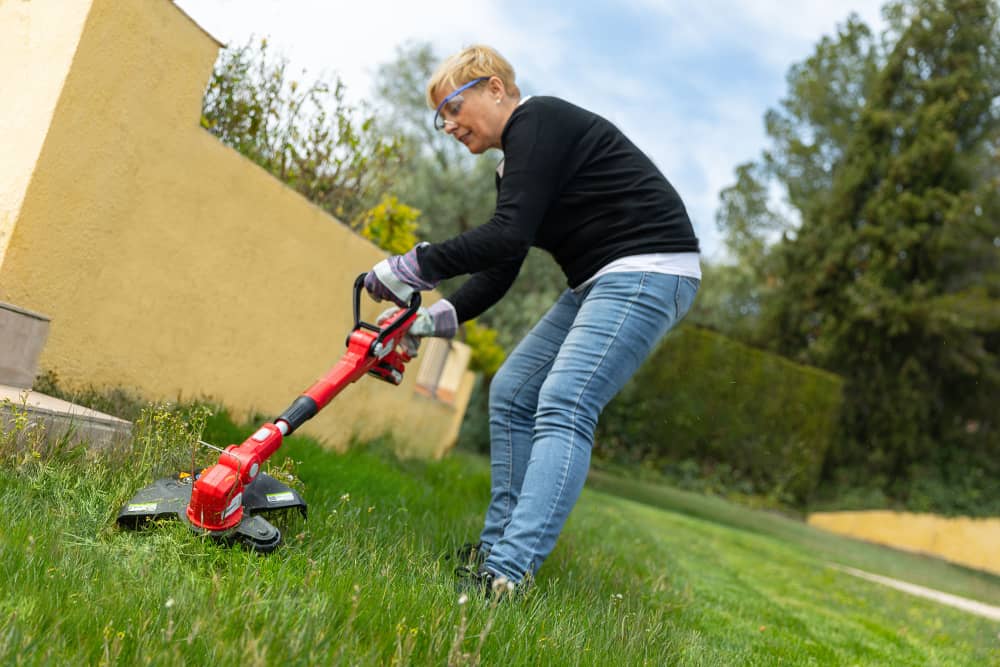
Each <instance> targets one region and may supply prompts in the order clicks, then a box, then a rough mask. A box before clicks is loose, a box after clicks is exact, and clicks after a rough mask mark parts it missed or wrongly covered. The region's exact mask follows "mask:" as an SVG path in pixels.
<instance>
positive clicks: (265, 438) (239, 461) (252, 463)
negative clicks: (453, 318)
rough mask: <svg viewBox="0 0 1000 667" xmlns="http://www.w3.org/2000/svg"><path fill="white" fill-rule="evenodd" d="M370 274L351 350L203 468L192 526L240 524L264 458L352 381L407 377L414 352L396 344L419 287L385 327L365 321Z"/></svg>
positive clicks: (361, 279) (359, 284)
mask: <svg viewBox="0 0 1000 667" xmlns="http://www.w3.org/2000/svg"><path fill="white" fill-rule="evenodd" d="M365 275H366V274H364V273H362V274H361V275H360V276H358V278H357V280H355V281H354V329H353V330H352V331H351V334H350V335H349V336H348V337H347V352H345V353H344V356H343V357H341V358H340V361H338V362H337V363H336V364H335V365H334V366H333V368H331V369H330V370H329V371H328V372H327V373H326V375H324V376H323V377H321V378H320V379H319V380H317V381H316V382H315V384H313V385H312V386H311V387H309V388H308V389H306V390H305V391H304V392H303V393H302V395H301V396H299V397H298V398H296V399H295V401H294V402H293V403H292V404H291V405H290V406H289V407H288V408H287V409H286V410H285V411H284V412H282V413H281V415H280V416H279V417H278V418H277V419H275V420H274V421H273V422H268V423H266V424H264V425H263V426H261V427H260V428H259V429H257V431H256V432H255V433H254V434H253V435H251V436H250V437H249V438H247V439H246V440H245V441H244V442H243V444H241V445H239V446H237V445H230V446H229V447H226V449H225V450H224V451H223V452H222V454H221V455H220V456H219V462H218V463H216V464H215V465H213V466H212V467H211V468H208V469H206V470H205V471H204V472H203V473H202V474H201V476H200V477H199V478H198V480H197V481H196V482H195V483H194V488H193V489H192V491H191V502H190V503H189V504H188V507H187V518H188V520H190V522H191V524H192V525H193V526H195V527H197V528H200V529H203V530H206V531H209V532H220V531H227V530H230V529H232V528H234V527H236V526H237V525H239V523H240V521H241V520H242V519H243V490H244V487H246V485H247V484H249V483H250V482H252V481H253V480H254V479H255V478H256V477H257V474H258V473H259V472H260V467H261V464H263V463H264V461H266V460H267V459H268V458H269V457H270V456H271V455H272V454H274V452H276V451H277V450H278V448H279V447H281V443H282V440H283V438H284V437H285V436H287V435H290V434H291V433H292V432H294V431H295V429H297V428H298V427H299V426H301V425H302V424H304V423H305V422H306V421H308V420H309V419H311V418H312V417H313V416H315V415H316V413H318V412H319V411H320V410H322V409H323V408H324V407H326V405H327V404H328V403H329V402H330V401H331V400H333V398H334V397H335V396H336V395H337V394H339V393H340V392H341V391H342V390H343V389H344V388H345V387H346V386H347V385H349V384H351V383H352V382H354V381H355V380H357V379H358V378H360V377H361V376H362V375H364V374H365V373H370V374H372V375H374V376H375V377H377V378H379V379H381V380H385V381H387V382H391V383H392V384H399V383H400V382H402V380H403V367H404V365H405V364H406V362H408V361H410V359H411V358H412V357H411V355H410V353H409V352H408V351H407V349H406V348H405V346H398V347H397V344H398V343H399V342H400V339H401V338H402V337H403V335H404V334H405V333H406V332H407V330H409V328H410V326H411V325H412V324H413V321H414V320H415V319H416V316H417V309H418V308H419V307H420V293H419V292H414V293H413V298H412V299H410V305H409V307H408V308H407V309H406V310H401V311H400V312H398V313H396V314H395V315H393V316H392V317H391V318H390V319H389V320H388V321H387V322H386V326H385V328H379V327H377V326H375V325H373V324H368V323H367V322H362V321H361V316H360V312H361V303H360V302H361V292H362V291H364V283H365Z"/></svg>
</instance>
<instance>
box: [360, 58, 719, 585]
mask: <svg viewBox="0 0 1000 667" xmlns="http://www.w3.org/2000/svg"><path fill="white" fill-rule="evenodd" d="M427 100H428V104H429V106H430V108H432V109H434V110H435V116H434V125H435V127H437V128H438V129H440V130H442V131H444V132H446V133H447V134H449V135H451V136H452V137H454V138H455V139H456V140H457V141H460V142H462V143H463V144H464V145H465V146H466V147H467V148H468V149H469V151H470V152H471V153H476V154H478V153H482V152H484V151H486V150H488V149H490V148H497V149H500V150H502V151H503V154H504V158H503V160H502V161H501V162H500V164H499V166H498V167H497V203H496V209H495V211H494V213H493V217H492V218H491V219H490V220H489V221H488V222H486V223H485V224H483V225H481V226H479V227H477V228H475V229H471V230H469V231H467V232H465V233H463V234H460V235H459V236H456V237H454V238H452V239H450V240H448V241H444V242H443V243H435V244H427V243H423V244H420V245H419V246H417V247H416V248H414V249H412V250H411V251H409V252H408V253H406V254H405V255H398V256H393V257H390V258H389V259H387V260H385V261H382V262H380V263H379V264H378V265H376V266H375V267H374V269H373V270H372V271H371V272H370V273H369V274H368V276H367V279H366V282H365V284H366V287H367V288H368V290H369V292H370V293H371V294H372V296H373V297H375V298H376V299H383V298H387V299H391V300H393V301H395V302H396V303H397V304H404V303H406V302H407V301H408V299H409V298H410V296H411V295H412V294H413V290H428V289H431V288H433V287H434V286H435V285H436V284H437V283H438V281H440V280H443V279H445V278H451V277H453V276H459V275H464V274H470V275H471V278H469V279H468V281H467V282H465V283H464V284H463V285H462V286H461V287H460V288H459V289H458V291H456V292H455V293H454V294H453V295H452V296H451V297H450V298H449V299H448V300H443V301H438V302H437V303H435V304H434V305H432V306H431V307H430V308H427V309H426V310H423V309H422V311H421V313H420V316H419V318H418V321H417V323H416V324H415V325H414V327H413V328H412V329H411V333H413V334H415V335H417V336H443V337H452V336H454V335H455V332H456V330H457V328H458V324H459V323H460V322H464V321H466V320H469V319H472V318H474V317H476V316H478V315H479V314H480V313H482V312H483V311H485V310H486V309H488V308H489V307H490V306H492V305H493V304H494V303H496V302H497V301H498V300H499V299H500V298H501V297H502V296H503V295H504V293H505V292H506V291H507V290H508V288H509V287H510V286H511V284H512V283H513V281H514V278H515V277H516V276H517V273H518V270H519V268H520V266H521V263H522V262H523V261H524V258H525V256H526V254H527V252H528V249H529V248H531V247H532V246H534V247H539V248H542V249H544V250H546V251H548V252H549V253H551V254H552V256H553V257H554V258H555V260H556V262H558V263H559V266H560V267H561V268H562V270H563V272H564V273H565V275H566V279H567V281H568V284H569V289H567V290H566V291H565V292H563V294H562V295H561V296H560V297H559V299H558V300H557V301H556V303H555V304H554V305H553V306H552V308H551V309H550V310H549V311H548V313H547V314H546V315H545V316H544V317H543V318H542V320H541V321H540V322H538V324H537V325H536V326H535V327H534V328H533V329H532V331H531V332H530V333H529V334H528V335H527V336H526V337H525V338H524V340H523V341H521V343H520V344H519V345H518V346H517V348H516V349H515V350H514V352H513V353H511V355H510V356H509V357H508V358H507V360H506V362H505V363H504V364H503V366H502V367H501V369H500V371H499V372H498V373H497V375H496V377H495V378H494V379H493V382H492V386H491V389H490V401H489V402H490V458H491V499H490V504H489V507H488V508H487V510H486V520H485V525H484V527H483V531H482V534H481V535H480V542H479V544H477V545H476V548H475V549H474V550H473V556H474V562H473V565H472V566H471V567H470V568H466V569H463V568H460V570H459V572H457V573H458V574H460V575H462V574H464V575H466V576H468V577H469V578H470V580H471V581H472V582H473V583H474V584H476V585H478V586H482V588H483V589H484V590H486V591H487V594H489V591H491V590H492V586H493V584H494V583H495V582H497V581H499V580H500V579H501V577H503V578H506V579H507V580H508V582H510V583H513V584H515V585H517V584H521V583H522V582H524V581H525V580H526V578H530V577H532V576H534V574H535V573H536V572H537V570H538V568H539V566H541V564H542V563H543V562H544V560H545V558H546V557H547V556H548V555H549V553H551V551H552V549H553V548H554V547H555V544H556V539H557V537H558V536H559V533H560V531H561V530H562V528H563V525H564V524H565V522H566V519H567V517H568V516H569V513H570V510H571V509H572V508H573V505H574V504H575V503H576V501H577V498H578V497H579V495H580V492H581V490H582V489H583V485H584V481H585V480H586V477H587V471H588V468H589V466H590V452H591V448H592V445H593V437H594V429H595V426H596V424H597V418H598V415H599V414H600V412H601V410H602V409H603V408H604V406H605V405H606V404H607V403H608V401H610V400H611V399H612V398H613V397H614V396H615V394H617V393H618V391H619V390H620V389H621V388H622V386H623V385H624V384H625V382H626V381H627V380H628V379H629V378H630V377H631V376H632V374H633V373H634V372H635V371H636V370H637V369H638V368H639V365H640V364H641V363H642V362H643V360H644V359H645V358H646V357H647V356H648V354H649V353H650V351H651V350H652V349H653V348H654V346H655V345H656V343H657V341H659V340H660V338H661V337H662V336H663V335H664V334H665V333H666V332H667V331H668V330H669V329H670V328H671V327H673V326H674V325H675V324H676V323H677V322H678V321H679V320H680V319H681V318H682V317H683V316H684V314H685V313H686V312H687V311H688V309H689V308H690V306H691V303H692V302H693V301H694V297H695V293H696V292H697V290H698V285H699V281H700V278H701V271H700V267H699V262H698V252H699V250H698V239H697V238H696V237H695V234H694V230H693V229H692V226H691V221H690V220H689V218H688V215H687V212H686V211H685V208H684V204H683V203H682V202H681V199H680V197H679V196H678V195H677V193H676V191H675V190H674V189H673V187H672V186H671V185H670V183H669V182H667V179H666V178H664V176H663V175H662V174H661V173H660V171H659V170H658V169H657V168H656V166H654V165H653V163H652V162H651V161H650V160H649V158H647V157H646V155H644V154H643V153H642V152H641V151H640V150H639V149H638V148H636V147H635V146H634V145H633V144H632V143H631V142H630V141H629V140H628V139H627V138H626V137H625V136H624V135H623V134H622V133H621V132H620V131H619V130H618V129H617V128H616V127H614V126H613V125H612V124H611V123H609V122H608V121H607V120H605V119H603V118H601V117H600V116H597V115H595V114H593V113H591V112H589V111H586V110H584V109H581V108H579V107H576V106H574V105H572V104H570V103H568V102H565V101H563V100H561V99H558V98H555V97H540V96H535V97H526V98H523V99H522V98H521V94H520V91H519V89H518V87H517V84H516V83H515V78H514V70H513V68H512V67H511V65H510V63H508V62H507V61H506V60H505V59H504V58H503V57H502V56H501V55H500V54H499V53H497V52H496V51H495V50H493V49H492V48H489V47H486V46H472V47H469V48H467V49H464V50H463V51H461V52H459V53H457V54H455V55H453V56H451V57H450V58H448V59H447V60H445V61H444V63H443V64H442V65H441V66H440V68H439V69H438V71H437V72H436V73H435V74H434V76H433V77H432V78H431V80H430V82H429V83H428V85H427Z"/></svg>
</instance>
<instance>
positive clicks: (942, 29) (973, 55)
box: [763, 0, 1000, 497]
mask: <svg viewBox="0 0 1000 667" xmlns="http://www.w3.org/2000/svg"><path fill="white" fill-rule="evenodd" d="M886 16H887V18H888V19H889V22H890V29H889V31H888V32H887V34H886V35H885V41H884V44H883V49H884V51H883V53H882V55H881V57H878V58H875V57H873V56H866V57H865V58H864V60H863V63H862V64H861V66H859V67H855V68H854V76H855V80H854V81H853V83H845V85H844V86H843V90H844V91H846V92H845V96H844V98H843V99H845V100H846V102H845V104H843V105H842V106H841V108H840V109H836V108H834V107H832V106H831V107H829V108H830V109H831V114H833V115H831V116H829V121H828V120H826V119H824V117H823V116H818V117H813V116H810V115H809V114H804V115H805V116H806V117H809V118H810V121H811V122H810V126H809V127H810V128H811V129H813V135H812V136H813V141H811V142H803V143H802V144H801V145H798V144H796V143H795V142H793V141H786V142H784V143H783V144H782V143H781V141H780V138H781V137H782V136H783V135H782V134H781V132H778V133H777V134H778V137H779V145H782V146H784V147H791V148H792V149H793V150H787V151H785V152H781V151H778V152H776V153H775V154H774V155H773V156H771V161H772V162H771V168H772V169H773V171H774V173H775V174H777V175H778V177H779V178H781V179H782V180H783V181H784V182H785V184H786V185H787V186H788V188H789V198H790V201H791V202H792V203H793V204H794V205H795V207H796V208H797V209H798V211H799V212H800V213H801V216H802V219H801V225H800V227H799V229H798V230H797V231H796V233H795V235H794V237H792V238H786V239H785V240H784V241H783V242H781V243H779V244H778V245H777V246H776V247H775V248H774V250H773V257H772V261H775V262H776V264H775V266H776V269H777V272H778V275H780V277H781V285H780V289H779V290H776V291H775V298H774V299H771V300H770V301H769V302H768V303H766V304H765V306H764V312H763V320H764V321H765V323H766V325H765V326H766V327H767V333H768V338H769V339H770V340H772V341H773V344H774V346H775V347H776V348H777V349H778V350H779V351H781V352H783V353H786V354H788V355H791V356H795V357H798V358H800V359H804V360H806V361H809V362H812V363H817V364H819V365H822V366H824V367H827V368H830V369H832V370H834V371H836V372H838V373H841V374H842V375H843V376H845V378H846V380H847V390H846V400H845V414H844V426H845V433H846V435H847V446H845V447H843V448H841V449H840V450H839V452H838V453H836V454H835V455H834V456H833V457H832V458H831V459H830V460H829V462H828V463H829V466H830V467H831V468H833V467H837V466H848V467H851V468H852V469H854V471H855V474H856V472H857V471H858V470H859V469H864V470H866V471H867V472H869V473H870V474H871V475H872V476H873V478H874V479H875V480H877V481H879V482H880V483H883V484H885V485H886V486H887V487H888V489H889V491H890V492H891V493H893V495H896V496H898V497H905V496H906V494H907V493H908V490H909V488H910V481H911V479H912V478H913V477H914V475H915V473H916V472H918V471H919V469H920V466H926V465H927V464H933V465H934V466H936V467H937V468H938V469H939V470H940V469H942V468H946V467H947V466H949V465H951V464H953V463H954V462H955V461H957V460H959V459H961V460H962V461H965V463H966V464H971V463H972V462H974V461H979V462H983V461H987V459H988V458H989V455H990V453H991V452H992V456H993V457H994V459H993V460H994V461H995V456H996V454H997V453H998V452H997V449H996V448H997V446H998V444H1000V441H998V435H997V432H996V429H997V426H998V424H997V417H996V406H995V400H996V396H998V395H1000V391H998V390H1000V365H998V357H997V354H998V352H1000V350H998V345H997V344H998V332H1000V262H998V254H1000V252H998V248H997V246H998V244H1000V208H998V206H997V186H998V180H997V146H998V143H997V141H998V138H1000V132H998V129H1000V107H998V104H997V102H996V100H997V97H998V94H1000V85H998V84H1000V68H998V63H1000V59H998V44H1000V40H998V32H997V7H996V5H995V3H994V2H990V1H989V0H913V1H912V2H899V3H894V4H892V5H890V6H888V7H887V8H886ZM862 33H863V31H861V32H859V33H858V34H862ZM842 42H843V40H842ZM829 45H830V44H829V43H824V44H821V45H820V49H819V51H822V50H823V49H824V48H825V47H826V46H829ZM818 64H819V62H818V61H817V60H816V59H814V60H813V61H812V62H810V63H808V64H807V66H806V67H805V68H802V69H800V70H799V71H798V72H797V75H798V78H797V80H798V81H800V82H801V81H802V80H803V79H802V77H803V75H804V73H805V72H807V71H808V72H810V76H811V77H816V78H817V79H818V78H819V76H820V75H821V74H822V68H821V67H818V66H817V65H818ZM873 66H874V67H875V68H874V69H873ZM819 88H820V90H821V91H822V92H824V93H827V94H829V93H831V92H832V91H833V90H834V89H835V87H834V86H831V85H820V87H819ZM793 90H795V89H794V88H793ZM851 91H853V92H854V94H853V95H852V94H851ZM795 92H798V93H802V94H803V95H804V94H805V93H806V92H807V91H806V90H804V89H799V90H796V91H795ZM797 102H801V103H803V104H805V105H806V106H807V107H809V108H811V109H812V110H813V112H815V111H816V110H819V109H820V108H821V107H822V106H824V105H833V104H834V103H835V102H836V98H834V97H829V95H813V96H811V97H810V98H809V99H808V100H807V99H804V97H800V98H798V99H797ZM834 115H835V116H836V119H834ZM775 127H777V128H781V130H785V129H787V128H788V125H782V124H776V125H775ZM829 130H836V131H837V132H838V133H839V134H837V135H836V136H835V135H834V134H833V133H832V132H828V131H829ZM772 135H774V133H772ZM785 136H787V135H785ZM802 177H806V178H805V179H804V180H803V179H802ZM990 397H992V399H991V398H990ZM966 467H967V466H966ZM925 472H926V471H925Z"/></svg>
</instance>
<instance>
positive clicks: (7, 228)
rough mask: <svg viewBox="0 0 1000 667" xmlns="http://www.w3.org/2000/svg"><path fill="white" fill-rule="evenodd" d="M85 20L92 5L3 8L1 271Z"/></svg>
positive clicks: (0, 16) (6, 5)
mask: <svg viewBox="0 0 1000 667" xmlns="http://www.w3.org/2000/svg"><path fill="white" fill-rule="evenodd" d="M86 18H87V3H60V2H42V3H38V2H35V3H27V2H0V99H2V100H3V101H2V103H0V137H2V138H3V143H2V146H3V158H2V159H0V265H2V264H3V259H4V255H5V253H6V251H7V245H8V243H9V242H10V238H11V233H12V232H13V230H14V220H15V217H16V213H17V211H18V210H20V208H21V204H22V203H23V201H24V195H25V192H26V191H27V189H28V182H29V180H30V179H31V167H32V166H34V164H35V162H36V161H37V159H38V154H39V152H40V151H41V150H42V143H43V142H44V141H45V134H46V132H47V131H48V128H49V124H50V122H51V121H52V114H53V112H54V111H55V107H56V102H57V101H58V99H59V92H60V90H62V85H63V82H64V81H65V79H66V73H67V72H68V71H69V64H70V62H72V59H73V54H74V53H75V52H76V46H77V43H78V42H79V39H80V34H81V32H82V31H83V22H84V20H85V19H86ZM43 26H44V29H42V28H43Z"/></svg>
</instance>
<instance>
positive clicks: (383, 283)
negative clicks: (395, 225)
mask: <svg viewBox="0 0 1000 667" xmlns="http://www.w3.org/2000/svg"><path fill="white" fill-rule="evenodd" d="M419 247H420V246H419V245H418V246H415V247H414V248H413V249H412V250H410V251H409V252H408V253H406V254H405V255H392V256H391V257H389V258H388V259H384V260H382V261H381V262H379V263H378V264H376V265H375V266H374V268H372V270H371V271H369V272H368V275H367V276H365V289H367V290H368V293H369V294H371V296H372V298H373V299H375V300H376V301H382V300H383V299H388V300H390V301H392V302H394V303H396V304H397V305H400V306H406V305H407V304H408V303H409V302H410V297H412V296H413V292H414V291H424V290H429V289H434V287H435V286H436V285H437V282H432V281H430V280H427V279H426V278H424V277H423V276H422V275H421V273H420V263H419V262H418V261H417V248H419Z"/></svg>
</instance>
